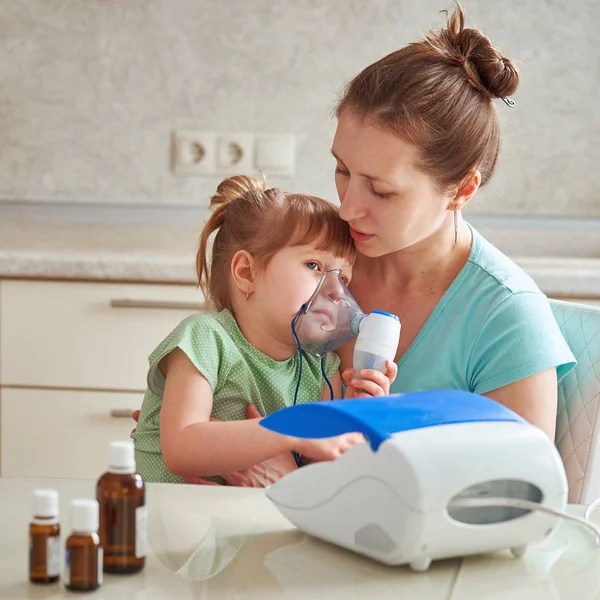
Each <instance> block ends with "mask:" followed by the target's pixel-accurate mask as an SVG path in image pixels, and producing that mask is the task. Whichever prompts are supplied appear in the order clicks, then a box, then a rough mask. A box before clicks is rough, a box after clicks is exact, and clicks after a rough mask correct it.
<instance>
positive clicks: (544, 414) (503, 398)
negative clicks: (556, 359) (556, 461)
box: [483, 368, 558, 441]
mask: <svg viewBox="0 0 600 600" xmlns="http://www.w3.org/2000/svg"><path fill="white" fill-rule="evenodd" d="M483 395H484V396H487V397H488V398H491V399H492V400H495V401H496V402H499V403H500V404H504V406H506V407H507V408H510V409H511V410H513V411H514V412H516V413H517V414H518V415H520V416H521V417H523V418H524V419H525V420H526V421H529V423H531V424H532V425H535V426H537V427H539V428H540V429H542V431H544V432H545V433H546V434H547V435H548V437H549V438H550V439H551V440H552V441H554V433H555V428H556V412H557V404H558V385H557V379H556V369H555V368H551V369H547V370H545V371H541V372H540V373H536V374H535V375H531V376H529V377H525V378H524V379H521V380H519V381H515V382H514V383H509V384H508V385H505V386H503V387H501V388H497V389H495V390H492V391H491V392H487V393H485V394H483Z"/></svg>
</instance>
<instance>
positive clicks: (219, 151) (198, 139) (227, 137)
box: [172, 130, 295, 177]
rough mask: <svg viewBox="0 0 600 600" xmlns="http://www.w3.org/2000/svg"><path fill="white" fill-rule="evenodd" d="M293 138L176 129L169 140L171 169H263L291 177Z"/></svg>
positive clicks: (194, 171) (200, 171) (217, 171)
mask: <svg viewBox="0 0 600 600" xmlns="http://www.w3.org/2000/svg"><path fill="white" fill-rule="evenodd" d="M294 163H295V139H294V136H293V135H291V134H264V135H256V136H255V135H254V134H252V133H214V132H210V131H194V130H182V131H176V132H174V134H173V139H172V169H173V171H174V172H175V173H178V174H181V175H198V176H209V175H233V174H237V173H242V174H252V173H254V172H256V171H262V172H264V173H265V175H266V176H267V177H269V176H271V175H279V176H291V175H293V172H294Z"/></svg>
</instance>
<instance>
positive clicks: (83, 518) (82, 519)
mask: <svg viewBox="0 0 600 600" xmlns="http://www.w3.org/2000/svg"><path fill="white" fill-rule="evenodd" d="M99 518H100V517H99V507H98V502H97V501H96V500H73V501H72V502H71V514H70V525H71V530H72V531H76V532H77V533H96V532H97V531H98V525H99Z"/></svg>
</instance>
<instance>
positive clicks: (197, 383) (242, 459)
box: [160, 348, 293, 477]
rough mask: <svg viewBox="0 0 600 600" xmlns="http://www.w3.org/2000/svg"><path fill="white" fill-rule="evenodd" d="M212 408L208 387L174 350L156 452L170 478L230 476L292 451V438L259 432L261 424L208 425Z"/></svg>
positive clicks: (263, 431)
mask: <svg viewBox="0 0 600 600" xmlns="http://www.w3.org/2000/svg"><path fill="white" fill-rule="evenodd" d="M212 406H213V394H212V388H211V387H210V384H209V383H208V381H207V380H206V379H205V378H204V377H203V376H202V375H201V374H200V373H199V372H198V370H197V369H196V368H195V367H194V365H193V364H192V363H191V362H190V360H189V359H188V358H187V356H186V355H185V354H184V352H183V351H182V350H180V349H179V348H176V349H175V350H173V351H172V352H171V354H170V355H169V357H168V363H167V376H166V383H165V392H164V395H163V403H162V408H161V413H160V444H161V450H162V453H163V458H164V461H165V465H166V466H167V468H168V469H169V470H170V471H171V472H172V473H175V474H176V475H180V476H182V477H193V476H199V475H205V476H208V475H216V474H221V473H231V472H233V471H239V470H241V469H246V468H248V467H251V466H253V465H255V464H257V463H259V462H262V461H264V460H266V459H268V458H272V457H273V456H277V455H278V454H282V453H283V452H286V451H288V452H289V451H291V450H292V449H293V448H292V446H293V439H292V438H289V437H286V436H282V435H279V434H277V433H273V432H271V431H269V430H267V429H264V428H263V427H261V426H260V425H259V421H260V419H252V420H245V421H227V422H220V421H212V422H209V419H210V413H211V411H212Z"/></svg>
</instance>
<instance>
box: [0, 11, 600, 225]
mask: <svg viewBox="0 0 600 600" xmlns="http://www.w3.org/2000/svg"><path fill="white" fill-rule="evenodd" d="M451 5H452V3H451V2H450V0H448V1H447V2H444V1H442V0H436V1H433V0H421V1H420V2H418V3H417V2H414V1H411V0H360V1H359V0H347V1H345V2H339V1H337V0H321V1H319V0H276V1H275V0H223V1H221V2H216V1H214V0H13V1H9V0H4V1H2V2H1V3H0V199H3V200H48V201H52V200H72V201H80V202H100V203H105V202H114V203H123V202H126V203H147V202H151V203H186V204H189V203H200V204H201V203H203V202H205V198H206V196H207V195H208V193H209V192H210V191H211V190H212V189H213V188H214V185H215V180H214V178H213V179H210V178H209V179H202V178H181V177H176V176H174V175H173V174H172V173H171V172H170V170H169V143H170V142H169V140H170V132H171V131H172V130H173V129H176V128H194V129H205V130H211V131H251V132H255V133H261V132H293V133H295V134H296V135H297V140H298V161H297V167H296V176H295V177H294V178H293V179H289V180H275V181H274V183H277V184H282V185H284V186H285V187H286V188H287V189H294V190H298V191H304V192H311V193H317V194H321V195H324V196H326V197H328V198H330V199H334V198H335V189H334V187H333V176H332V168H333V161H332V159H331V158H330V157H329V153H328V149H329V144H330V141H331V135H332V130H333V122H332V121H331V119H329V118H328V114H329V111H330V109H331V107H332V104H333V102H334V99H335V95H336V93H337V91H339V89H340V87H341V85H342V84H343V83H344V82H345V81H346V79H347V78H349V77H350V76H352V75H353V74H354V73H356V72H357V71H358V70H359V69H360V68H362V67H363V66H365V65H366V64H367V63H368V62H369V61H372V60H374V59H376V58H378V57H380V56H382V55H383V54H384V53H387V52H389V51H391V50H394V49H396V48H397V47H398V46H400V45H402V44H404V43H406V42H408V41H410V40H413V39H415V38H417V37H418V36H419V35H420V32H421V31H425V30H426V29H427V28H428V27H430V26H432V25H436V24H439V23H440V22H441V19H442V17H441V15H439V14H438V11H439V10H440V9H443V8H449V7H451ZM465 6H466V8H467V10H468V11H469V12H470V15H471V22H475V24H476V25H477V26H480V27H482V28H483V29H484V30H485V32H486V33H487V34H488V35H489V36H490V37H491V38H492V40H493V41H494V42H495V43H496V44H497V45H498V46H499V47H500V48H501V49H502V50H503V51H504V52H505V53H506V54H507V55H508V56H511V57H514V58H517V59H519V60H520V62H521V67H522V74H523V83H522V87H521V89H520V91H519V92H518V93H517V94H516V96H515V98H514V99H515V101H516V103H517V106H516V107H515V108H513V109H509V108H508V107H507V106H505V105H504V104H503V103H501V102H499V103H498V110H499V111H500V113H501V115H502V120H503V122H504V132H505V143H504V147H503V156H502V159H501V166H500V169H499V171H498V172H497V175H496V177H495V180H494V181H493V183H492V184H491V185H490V187H489V189H488V190H487V191H485V193H482V194H481V195H480V196H479V197H478V199H477V201H478V204H477V205H476V206H475V207H474V208H475V209H476V210H477V211H484V212H487V213H496V214H554V215H556V214H559V215H595V216H600V201H599V200H600V198H599V192H598V186H597V185H596V182H595V175H596V172H597V171H598V168H599V167H598V165H600V144H598V143H597V139H598V138H599V137H600V111H599V110H598V109H597V108H596V103H597V100H596V97H597V95H598V89H599V88H600V67H599V60H600V38H599V34H598V31H599V29H598V22H600V2H598V0H577V2H568V0H545V1H542V0H502V1H490V0H470V1H468V2H465ZM593 105H594V106H593Z"/></svg>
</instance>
